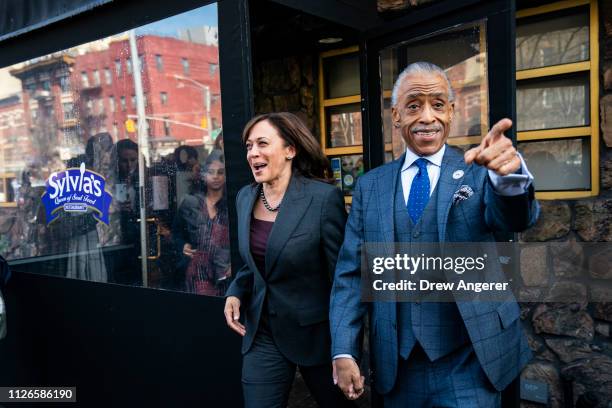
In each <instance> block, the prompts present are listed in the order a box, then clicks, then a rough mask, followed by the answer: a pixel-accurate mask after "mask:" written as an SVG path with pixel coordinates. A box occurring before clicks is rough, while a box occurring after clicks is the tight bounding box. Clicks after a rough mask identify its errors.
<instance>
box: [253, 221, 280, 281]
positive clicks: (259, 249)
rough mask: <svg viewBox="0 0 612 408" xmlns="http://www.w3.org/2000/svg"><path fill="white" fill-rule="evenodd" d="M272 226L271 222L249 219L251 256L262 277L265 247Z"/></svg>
mask: <svg viewBox="0 0 612 408" xmlns="http://www.w3.org/2000/svg"><path fill="white" fill-rule="evenodd" d="M273 226H274V222H273V221H264V220H258V219H257V218H255V217H251V231H250V234H251V235H250V238H251V255H253V260H254V261H255V265H256V266H257V269H259V272H260V273H261V274H262V276H266V246H267V245H268V237H269V236H270V231H272V227H273Z"/></svg>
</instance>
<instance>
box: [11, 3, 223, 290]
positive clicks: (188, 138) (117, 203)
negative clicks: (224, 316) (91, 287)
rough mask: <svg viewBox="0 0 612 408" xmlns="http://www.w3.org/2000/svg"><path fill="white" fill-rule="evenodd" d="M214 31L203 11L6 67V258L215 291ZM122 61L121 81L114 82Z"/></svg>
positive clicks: (217, 155) (217, 147) (86, 274)
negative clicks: (8, 118) (124, 74)
mask: <svg viewBox="0 0 612 408" xmlns="http://www.w3.org/2000/svg"><path fill="white" fill-rule="evenodd" d="M194 22H197V23H196V24H194ZM216 31H217V7H216V4H212V5H208V6H205V7H201V8H198V9H195V10H192V11H190V12H187V13H183V14H179V15H177V16H174V17H171V18H168V19H165V20H162V21H158V22H155V23H152V24H149V25H146V26H142V27H138V28H136V29H134V30H130V31H128V32H124V33H119V34H117V35H113V36H111V37H109V38H105V39H102V40H101V41H95V42H92V43H86V44H82V45H79V46H76V47H73V48H70V49H66V50H64V51H61V52H56V53H53V54H51V55H46V56H41V57H38V58H36V59H33V60H31V61H26V62H23V63H20V64H16V65H13V66H10V67H5V68H2V71H4V72H3V75H0V78H2V80H0V81H1V82H0V117H3V116H4V115H9V116H11V115H12V116H16V115H19V116H20V117H21V116H23V117H24V118H25V119H26V120H25V121H23V123H22V122H17V121H13V122H7V126H6V129H4V127H3V129H2V134H1V136H2V143H0V149H1V153H2V154H0V158H1V159H2V160H1V161H0V174H1V175H3V176H2V177H0V222H1V223H2V224H3V225H13V227H12V228H10V229H9V230H8V233H7V234H6V235H4V236H3V245H2V247H1V248H2V249H3V253H2V255H4V256H5V257H6V258H7V259H9V260H10V261H11V262H13V263H20V264H32V265H38V264H40V265H44V267H41V268H36V267H33V268H32V270H33V271H38V272H41V273H48V274H53V275H57V276H64V277H68V278H76V279H85V280H92V281H98V282H109V283H120V284H127V285H136V286H145V287H152V288H160V289H169V290H179V291H187V292H190V293H197V294H205V295H216V296H221V295H223V294H224V292H225V287H226V283H227V281H228V278H229V277H230V275H231V268H230V253H229V231H228V215H227V199H226V196H225V194H226V192H225V164H224V163H225V161H224V157H223V150H222V146H223V143H222V137H223V136H222V134H221V123H222V121H221V103H220V99H211V98H208V97H206V96H207V95H211V94H215V95H217V94H220V83H219V75H214V74H215V73H214V72H213V73H211V70H210V69H209V67H210V66H211V65H215V66H217V65H218V64H219V51H218V44H217V35H216ZM133 49H137V50H138V52H137V53H136V55H132V52H131V50H133ZM162 58H163V60H162ZM147 60H149V61H151V63H145V62H146V61H147ZM162 61H164V62H165V63H166V64H165V65H162ZM153 62H154V63H153ZM123 63H125V64H126V65H125V69H126V71H127V72H128V73H130V74H131V75H129V76H128V77H124V78H122V79H121V80H120V81H119V80H117V81H113V76H114V77H115V78H116V79H118V78H119V77H121V76H122V64H123ZM110 67H112V69H111V68H110ZM136 67H138V68H137V69H135V68H136ZM186 74H188V75H190V76H189V78H187V77H185V75H186ZM4 78H8V79H4ZM150 95H154V96H157V95H163V96H162V97H161V99H162V101H160V100H158V98H155V97H151V98H148V97H147V96H150ZM115 98H118V102H119V107H117V109H116V108H115ZM128 99H129V102H128V101H127V100H128ZM107 103H108V105H107ZM143 111H144V115H143V113H142V112H143ZM24 113H25V114H24ZM213 122H214V123H215V124H216V126H217V127H218V129H216V130H215V132H213V131H212V129H211V128H210V127H208V126H204V125H203V123H213ZM108 131H111V132H112V134H111V133H108ZM8 136H10V137H8ZM10 203H13V207H16V208H5V207H7V205H8V204H10ZM2 204H6V205H2ZM143 258H144V261H143Z"/></svg>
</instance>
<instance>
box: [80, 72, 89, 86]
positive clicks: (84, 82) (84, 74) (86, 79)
mask: <svg viewBox="0 0 612 408" xmlns="http://www.w3.org/2000/svg"><path fill="white" fill-rule="evenodd" d="M81 85H82V86H83V88H88V87H89V77H88V76H87V72H86V71H83V72H81Z"/></svg>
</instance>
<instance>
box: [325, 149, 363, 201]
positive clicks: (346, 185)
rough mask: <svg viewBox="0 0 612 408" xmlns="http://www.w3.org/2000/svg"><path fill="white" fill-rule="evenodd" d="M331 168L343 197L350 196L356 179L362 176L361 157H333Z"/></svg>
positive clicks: (354, 155)
mask: <svg viewBox="0 0 612 408" xmlns="http://www.w3.org/2000/svg"><path fill="white" fill-rule="evenodd" d="M330 161H331V167H332V172H333V175H334V178H335V179H336V185H337V186H338V187H339V188H340V189H342V192H343V193H344V194H345V195H352V194H353V190H354V188H355V185H356V183H357V178H359V176H361V175H362V174H363V171H364V166H363V155H362V154H352V155H346V156H340V157H333V158H332V159H331V160H330Z"/></svg>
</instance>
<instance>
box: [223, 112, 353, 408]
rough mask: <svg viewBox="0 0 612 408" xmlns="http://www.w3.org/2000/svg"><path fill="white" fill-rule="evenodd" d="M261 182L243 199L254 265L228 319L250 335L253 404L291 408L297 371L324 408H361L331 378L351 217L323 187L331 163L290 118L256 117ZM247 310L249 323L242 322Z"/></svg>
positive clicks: (252, 152) (253, 135)
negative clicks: (340, 258) (337, 274)
mask: <svg viewBox="0 0 612 408" xmlns="http://www.w3.org/2000/svg"><path fill="white" fill-rule="evenodd" d="M242 141H243V143H244V144H245V146H246V149H247V161H248V163H249V166H250V168H251V171H252V172H253V176H254V178H255V183H254V184H251V185H249V186H246V187H244V188H243V189H242V190H240V192H239V193H238V197H237V200H236V206H237V212H238V240H239V248H240V255H241V257H242V260H243V261H244V263H245V266H244V267H243V268H242V269H241V270H240V271H239V272H238V274H237V275H236V279H235V280H234V281H233V282H232V284H231V285H230V287H229V289H228V293H227V294H228V295H229V296H228V297H227V299H226V303H225V318H226V321H227V324H228V326H229V327H230V328H231V329H233V330H234V331H236V332H237V333H238V334H240V335H241V336H243V337H244V338H243V344H242V352H243V354H244V360H243V367H242V384H243V391H244V399H245V404H246V406H247V407H266V408H270V407H285V406H286V404H287V399H288V396H289V391H290V387H291V383H292V381H293V377H294V374H295V368H296V366H299V368H300V372H301V373H302V376H303V378H304V380H305V382H306V385H307V386H308V388H309V389H310V391H311V393H312V395H313V397H314V399H315V400H316V401H317V403H318V404H319V405H320V406H322V407H342V406H353V405H352V403H351V402H349V401H348V400H346V399H345V398H344V396H343V395H342V393H341V392H339V389H338V388H336V387H335V386H334V384H333V381H332V367H331V361H330V335H329V321H328V306H329V293H330V289H331V281H332V277H333V274H334V269H335V265H336V258H337V254H338V251H339V249H340V245H341V243H342V239H343V231H344V223H345V221H346V212H345V210H344V200H343V197H342V194H341V192H340V190H338V189H337V188H336V187H334V186H333V185H330V184H327V183H325V182H322V180H324V179H325V176H326V174H325V173H326V170H327V168H328V161H327V159H326V157H325V156H324V155H323V152H322V151H321V148H320V147H319V145H318V144H317V141H316V140H315V138H314V137H313V136H312V134H311V133H310V132H309V131H308V129H307V128H306V127H305V126H304V125H303V124H302V123H301V121H300V120H299V119H298V118H297V117H296V116H295V115H293V114H291V113H270V114H265V115H260V116H257V117H255V118H253V119H252V120H251V121H250V122H249V123H247V125H246V127H245V129H244V132H243V134H242ZM241 313H242V314H245V315H246V318H245V325H243V324H241V323H240V322H239V318H240V315H241Z"/></svg>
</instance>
